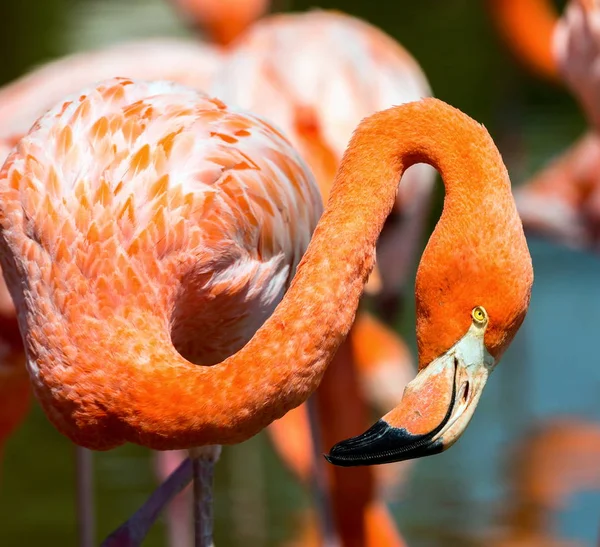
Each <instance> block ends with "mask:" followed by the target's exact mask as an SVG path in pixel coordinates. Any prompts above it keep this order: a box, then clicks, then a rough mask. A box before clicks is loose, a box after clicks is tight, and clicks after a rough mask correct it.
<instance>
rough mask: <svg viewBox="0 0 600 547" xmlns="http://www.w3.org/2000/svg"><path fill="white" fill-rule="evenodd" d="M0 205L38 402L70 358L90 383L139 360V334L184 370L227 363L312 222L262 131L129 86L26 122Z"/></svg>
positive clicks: (306, 197) (314, 204)
mask: <svg viewBox="0 0 600 547" xmlns="http://www.w3.org/2000/svg"><path fill="white" fill-rule="evenodd" d="M0 203H1V205H0V225H1V228H2V231H1V242H0V258H1V259H2V267H3V270H4V272H5V278H6V279H7V282H8V286H9V288H10V289H11V294H12V297H13V299H14V301H15V304H16V307H17V311H18V315H19V323H20V327H21V330H22V331H23V332H24V334H25V335H26V338H27V340H28V346H27V348H26V349H27V352H28V368H29V372H30V375H31V376H32V379H33V382H34V387H35V388H36V389H37V390H38V395H39V394H40V393H39V392H40V391H43V390H44V389H46V390H47V389H48V386H49V385H50V386H54V388H55V389H56V390H66V389H68V388H67V387H66V386H72V385H74V384H76V383H77V382H75V381H74V379H73V378H72V377H71V376H70V375H72V374H75V370H74V367H72V366H71V365H72V364H73V363H74V362H75V361H77V362H78V365H80V366H81V367H82V368H84V369H85V370H86V372H88V373H90V374H92V375H98V376H102V375H103V374H104V372H103V370H102V363H103V359H104V360H105V361H109V360H111V355H113V354H114V352H119V351H120V352H123V351H130V353H129V355H130V356H131V357H130V358H131V359H135V355H136V354H138V355H139V354H141V353H145V354H147V355H151V354H152V348H148V347H145V346H144V344H146V342H145V341H144V339H143V335H142V334H141V333H142V332H143V331H144V330H146V329H149V328H154V329H159V330H163V329H164V332H165V333H166V336H167V338H166V339H165V340H163V341H162V342H164V343H165V344H166V343H168V344H170V343H172V344H174V345H175V347H176V349H177V350H178V351H179V352H180V353H181V355H183V356H184V357H185V358H187V359H188V360H190V361H192V362H194V363H198V364H207V365H209V364H213V363H216V362H218V361H220V360H222V359H223V358H225V357H227V356H228V355H231V354H232V353H234V352H235V351H237V350H238V349H240V348H241V347H242V346H243V345H244V344H245V343H246V342H247V341H248V340H249V339H250V338H251V336H252V335H253V334H254V332H255V331H256V330H257V329H258V327H259V326H260V325H261V324H262V323H263V322H264V320H265V319H266V318H267V317H268V316H269V315H270V314H271V313H272V311H273V309H274V308H275V306H276V305H277V303H278V302H279V300H280V299H281V298H282V296H283V294H284V292H285V290H286V288H287V286H288V285H289V283H290V281H291V279H292V277H293V275H294V273H295V269H296V266H297V264H298V262H299V260H300V258H301V257H302V255H303V253H304V250H305V248H306V247H307V245H308V242H309V240H310V237H311V234H312V230H313V229H314V227H315V225H316V223H317V220H318V218H319V216H320V213H321V201H320V197H319V194H318V190H317V188H316V186H315V185H314V182H313V181H312V179H311V176H310V174H309V172H308V170H307V168H306V167H305V165H304V164H303V163H302V160H301V159H300V158H299V157H298V156H297V155H296V154H295V152H294V151H293V149H292V147H291V146H290V144H289V143H288V141H286V139H285V138H284V137H283V136H282V135H281V134H280V133H279V132H278V131H276V130H275V129H273V128H272V127H271V126H270V125H269V124H268V123H266V122H264V121H262V120H260V119H259V118H256V117H254V116H251V115H248V114H244V113H241V112H236V111H234V110H232V109H229V108H227V107H226V105H225V104H223V103H222V102H220V101H219V100H217V99H210V98H208V97H207V96H206V95H203V94H202V93H199V92H196V91H194V90H191V89H188V88H186V87H183V86H179V85H177V84H173V83H169V82H153V83H145V82H134V81H132V80H128V79H114V80H109V81H106V82H103V83H101V84H98V85H97V86H96V87H92V88H89V89H86V90H84V91H81V92H79V93H77V94H75V95H73V96H71V97H69V98H67V99H65V100H64V101H61V102H60V103H59V104H58V105H57V106H55V107H54V108H53V109H51V110H50V111H49V112H48V113H47V114H46V115H45V116H43V117H42V118H41V119H40V120H39V121H38V122H36V123H35V124H34V126H33V128H32V130H31V132H30V133H29V134H28V135H26V136H25V137H24V138H23V139H22V140H21V141H20V142H19V144H18V145H17V147H16V149H15V150H14V151H13V153H12V154H11V155H10V156H9V158H8V160H7V161H6V163H5V165H4V167H3V169H2V172H1V173H0ZM18 279H21V280H24V281H18ZM148 317H151V318H152V319H148ZM150 323H151V324H152V325H150ZM136 329H137V332H138V336H137V341H134V340H133V339H132V340H130V343H131V344H132V347H131V348H127V347H125V349H123V346H127V342H126V339H127V338H126V336H125V334H124V333H126V332H135V330H136ZM198 333H201V334H200V335H199V334H198ZM169 334H170V339H169ZM148 343H149V342H148ZM133 346H136V347H133ZM131 352H132V353H131ZM86 360H87V364H86ZM86 366H89V367H90V368H89V369H86V368H85V367H86ZM143 366H152V363H151V362H149V363H144V364H143ZM42 369H43V370H42ZM81 372H82V370H81V368H80V369H79V371H78V373H79V374H81ZM40 373H42V374H44V381H43V382H42V381H38V378H39V374H40ZM96 380H97V378H96ZM80 381H81V380H80ZM42 395H44V394H43V393H42ZM45 395H46V396H47V395H48V394H47V393H46V394H45ZM66 397H67V398H68V397H69V395H68V394H67V395H66ZM41 398H42V399H43V398H44V397H41ZM46 410H48V409H46Z"/></svg>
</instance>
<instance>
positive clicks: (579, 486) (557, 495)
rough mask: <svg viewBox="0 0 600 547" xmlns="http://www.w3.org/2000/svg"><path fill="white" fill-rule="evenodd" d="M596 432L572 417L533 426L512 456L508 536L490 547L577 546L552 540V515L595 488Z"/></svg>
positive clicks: (599, 484) (598, 483) (599, 476)
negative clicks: (511, 493)
mask: <svg viewBox="0 0 600 547" xmlns="http://www.w3.org/2000/svg"><path fill="white" fill-rule="evenodd" d="M599 456H600V429H599V428H598V426H597V425H596V424H592V423H586V422H583V421H581V420H579V419H575V418H560V419H555V420H552V421H551V422H548V423H546V424H543V425H542V426H540V427H538V428H537V430H536V431H534V432H533V434H531V435H529V436H528V438H527V440H526V441H524V442H523V443H521V444H520V446H519V447H518V449H517V450H516V452H515V456H514V458H513V463H512V464H511V469H514V472H513V473H511V474H512V479H513V480H512V483H513V485H512V489H513V491H514V493H513V496H512V498H511V499H512V500H513V501H512V502H511V507H510V509H509V513H508V514H507V515H506V524H507V531H506V533H505V534H503V535H502V537H497V538H495V539H494V540H493V541H492V542H491V543H492V545H493V546H494V547H517V546H519V547H538V546H539V547H579V546H580V545H581V544H580V543H579V542H573V541H566V540H559V539H557V537H556V536H557V534H556V531H555V530H554V522H553V520H554V519H553V514H554V513H555V512H556V511H558V510H560V509H561V508H563V507H565V505H566V504H567V502H568V500H569V497H570V496H571V495H572V494H573V493H575V492H577V491H581V490H591V489H593V490H597V489H599V488H600V472H599V471H598V457H599Z"/></svg>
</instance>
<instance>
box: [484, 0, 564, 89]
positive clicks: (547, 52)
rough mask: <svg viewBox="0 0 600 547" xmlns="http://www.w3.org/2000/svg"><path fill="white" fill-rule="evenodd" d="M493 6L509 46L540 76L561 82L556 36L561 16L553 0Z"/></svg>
mask: <svg viewBox="0 0 600 547" xmlns="http://www.w3.org/2000/svg"><path fill="white" fill-rule="evenodd" d="M489 7H490V10H491V13H492V17H493V19H494V23H495V24H496V26H497V27H498V29H499V31H500V33H501V34H502V36H503V37H504V40H505V42H506V44H507V45H508V47H510V48H511V49H512V51H513V53H514V54H515V55H516V56H517V58H518V59H520V60H521V61H522V62H524V63H525V64H526V65H527V66H528V67H529V68H530V69H531V70H532V71H533V72H535V73H536V74H538V75H539V76H541V77H543V78H545V79H547V80H550V81H552V82H555V83H558V82H559V81H560V77H559V73H558V66H557V64H556V60H555V57H554V54H553V51H552V37H553V34H554V29H555V27H556V23H557V18H558V15H557V13H556V10H555V9H554V6H553V5H552V2H550V0H489Z"/></svg>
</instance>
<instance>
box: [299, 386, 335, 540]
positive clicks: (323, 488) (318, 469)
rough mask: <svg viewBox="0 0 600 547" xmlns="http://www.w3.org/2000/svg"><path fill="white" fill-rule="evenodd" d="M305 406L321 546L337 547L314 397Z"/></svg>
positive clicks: (317, 411)
mask: <svg viewBox="0 0 600 547" xmlns="http://www.w3.org/2000/svg"><path fill="white" fill-rule="evenodd" d="M306 404H307V407H308V421H309V423H310V433H311V437H312V448H313V460H312V461H313V480H312V491H313V499H314V500H315V505H316V508H317V520H318V522H319V527H320V528H321V533H322V537H323V543H322V545H323V547H338V546H339V541H338V538H337V534H336V532H335V526H334V524H333V509H332V504H331V498H330V496H329V489H328V488H327V481H328V480H329V477H328V475H327V469H326V468H325V465H324V462H325V460H324V459H323V443H322V440H321V439H322V438H321V428H320V423H319V409H318V405H317V401H316V399H315V397H310V398H309V399H308V401H307V403H306Z"/></svg>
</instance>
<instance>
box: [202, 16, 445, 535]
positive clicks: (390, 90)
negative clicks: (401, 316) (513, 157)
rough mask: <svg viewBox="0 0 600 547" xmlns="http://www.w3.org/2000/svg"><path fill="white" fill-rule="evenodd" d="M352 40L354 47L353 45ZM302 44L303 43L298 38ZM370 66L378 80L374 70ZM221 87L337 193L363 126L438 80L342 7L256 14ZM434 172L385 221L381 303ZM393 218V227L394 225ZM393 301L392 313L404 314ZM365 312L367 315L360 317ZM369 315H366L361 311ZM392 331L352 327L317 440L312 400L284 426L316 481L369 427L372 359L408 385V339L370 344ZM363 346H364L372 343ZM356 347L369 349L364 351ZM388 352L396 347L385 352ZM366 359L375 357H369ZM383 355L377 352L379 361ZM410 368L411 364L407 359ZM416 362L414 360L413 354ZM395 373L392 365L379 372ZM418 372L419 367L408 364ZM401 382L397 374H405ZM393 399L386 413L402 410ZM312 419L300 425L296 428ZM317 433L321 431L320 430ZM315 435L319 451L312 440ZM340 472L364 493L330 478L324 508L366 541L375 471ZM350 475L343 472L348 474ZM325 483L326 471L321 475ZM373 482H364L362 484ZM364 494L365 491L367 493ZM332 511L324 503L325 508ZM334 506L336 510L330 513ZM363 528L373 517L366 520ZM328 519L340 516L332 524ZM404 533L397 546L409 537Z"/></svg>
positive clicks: (399, 282) (321, 394)
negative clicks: (274, 127)
mask: <svg viewBox="0 0 600 547" xmlns="http://www.w3.org/2000/svg"><path fill="white" fill-rule="evenodd" d="M348 43H352V44H353V47H352V48H348ZM299 44H301V45H300V46H299ZM365 74H368V75H369V77H368V78H365ZM213 89H214V91H215V93H216V94H217V95H218V96H220V97H222V98H224V99H225V100H226V101H228V102H232V103H235V104H238V105H240V106H241V107H243V108H247V109H249V110H251V111H253V112H256V113H258V114H261V115H263V116H265V117H266V118H268V119H270V120H272V121H273V122H275V123H277V124H278V125H279V127H281V128H282V129H283V131H284V133H285V134H286V135H288V136H289V137H290V139H291V141H292V143H293V144H294V145H295V146H296V147H297V149H298V150H299V151H300V153H301V154H302V156H303V158H304V159H305V160H306V161H307V163H308V164H309V165H310V167H311V168H312V171H313V173H315V175H316V178H317V182H318V184H319V188H320V190H321V195H322V196H323V199H324V200H326V199H327V197H328V195H329V191H330V188H331V185H332V183H333V179H334V176H335V170H336V169H337V166H338V164H339V161H340V159H341V157H342V153H343V151H344V148H345V146H346V145H347V143H348V140H349V139H350V136H351V132H352V129H353V128H354V127H355V126H356V124H358V122H359V121H360V120H361V119H362V118H364V117H365V116H367V115H369V114H372V113H373V112H375V111H377V110H380V109H383V108H386V107H389V106H391V105H392V104H401V103H403V102H407V101H410V100H415V99H418V98H421V97H425V96H429V95H430V94H431V91H430V88H429V85H428V83H427V79H426V77H425V75H424V74H423V72H422V70H421V69H420V67H419V65H418V64H417V62H416V61H415V60H414V59H413V58H412V57H411V56H410V54H409V53H408V52H406V51H405V50H404V49H403V48H402V47H401V46H400V45H399V44H397V43H396V42H395V41H394V40H393V39H392V38H390V37H389V36H387V35H385V34H384V33H383V32H381V31H380V30H378V29H376V28H375V27H372V26H371V25H369V24H367V23H366V22H364V21H361V20H358V19H356V18H353V17H350V16H348V15H345V14H340V13H333V12H321V11H315V12H309V13H306V14H285V15H276V16H272V17H269V18H266V19H263V20H261V21H259V22H257V23H256V24H255V25H253V27H252V28H251V29H249V30H248V31H247V32H246V34H244V35H243V36H242V37H241V38H240V39H239V40H238V41H237V42H236V44H235V47H234V48H233V50H231V51H230V54H229V56H228V57H227V58H226V59H225V61H224V62H223V63H222V65H221V66H220V70H219V71H218V73H217V75H216V76H215V80H214V88H213ZM433 174H434V173H433V170H432V169H431V168H430V167H429V166H425V165H418V166H414V167H412V168H411V169H410V170H409V171H408V172H407V174H406V175H405V177H404V181H403V184H402V185H401V187H400V190H399V198H398V203H397V206H396V209H397V213H396V214H397V215H402V216H403V218H402V221H401V222H397V223H396V224H395V225H394V223H393V222H389V221H388V223H386V230H385V231H384V234H383V236H382V241H381V242H380V245H379V248H378V261H381V264H382V266H381V267H380V268H379V270H378V271H379V275H378V281H379V283H377V284H375V283H373V279H371V283H370V286H369V285H368V286H367V289H368V290H369V289H371V292H376V293H378V294H376V298H377V301H379V302H385V303H388V304H389V303H392V302H394V299H393V298H391V297H392V296H395V295H396V294H397V293H398V292H399V290H400V288H402V286H403V284H404V282H405V281H406V278H407V277H408V274H409V272H410V270H411V266H412V264H413V260H414V254H415V251H416V247H417V246H418V244H419V243H420V236H422V235H423V234H422V229H423V227H424V220H425V216H426V212H427V211H428V206H429V202H430V197H431V191H432V188H433ZM390 227H391V229H390ZM387 307H388V308H390V307H391V309H390V310H389V311H390V313H389V314H388V317H389V316H393V315H395V314H396V312H397V309H396V306H387ZM360 316H361V313H360V312H359V315H358V317H359V318H360ZM359 322H360V319H359ZM391 336H393V334H392V333H390V332H389V331H387V330H386V329H385V327H384V326H383V325H381V324H380V323H379V322H378V321H376V320H375V319H374V318H370V320H369V321H368V328H357V329H354V328H353V329H352V330H351V333H350V335H349V339H348V340H349V342H348V343H349V344H350V346H349V350H348V351H345V350H340V351H339V352H338V355H337V356H336V357H335V358H334V361H333V363H332V364H331V365H330V367H329V369H328V372H327V373H326V374H325V376H324V379H323V382H322V384H321V386H320V388H319V390H318V391H317V395H316V401H315V403H314V404H315V406H316V407H317V408H316V411H315V414H316V416H315V419H316V420H317V421H318V422H319V423H318V424H313V429H314V430H320V431H321V438H320V439H319V438H317V439H315V443H312V442H311V443H309V444H305V443H306V436H307V434H308V431H307V429H305V428H308V422H309V412H308V409H307V408H300V409H296V410H295V411H294V414H293V415H290V414H288V415H286V416H285V417H284V418H282V419H281V420H280V423H279V424H278V431H279V432H285V434H284V435H277V434H276V435H275V436H273V440H274V441H275V444H276V447H277V450H278V452H279V453H280V454H281V455H283V456H284V457H288V458H292V460H291V462H290V463H291V465H295V464H298V463H299V462H300V461H302V462H303V464H302V465H303V466H304V469H302V470H300V469H297V471H299V472H300V473H301V476H304V478H305V479H306V478H307V477H306V473H307V466H308V467H310V466H313V465H321V466H323V464H324V462H322V460H321V459H320V458H318V459H316V460H315V458H313V457H312V453H313V452H315V453H319V452H320V451H321V450H320V448H319V447H320V445H321V444H324V445H328V444H333V442H334V441H335V439H336V438H340V437H341V436H351V435H352V434H357V433H359V432H360V431H362V430H364V429H366V427H367V424H368V402H367V400H366V397H365V393H363V391H364V389H365V387H363V386H362V385H361V382H360V370H356V369H357V366H358V367H360V366H361V365H363V366H366V367H369V373H368V374H371V380H372V379H373V378H374V377H375V376H376V375H374V374H373V370H374V369H375V370H376V369H377V368H378V366H379V365H381V366H382V367H386V369H387V370H388V373H387V374H389V370H390V369H391V368H392V367H397V369H398V374H399V375H400V381H396V382H388V383H387V385H388V387H389V386H393V387H391V388H390V389H391V390H393V391H395V397H394V400H397V399H398V398H399V397H401V395H402V390H403V388H404V386H405V385H406V383H407V370H406V363H405V362H402V361H396V362H394V361H393V359H394V358H396V357H398V355H399V353H400V352H399V351H397V347H398V345H399V344H401V342H398V343H396V342H395V341H391V342H390V345H391V347H390V346H388V347H390V351H389V352H388V354H387V355H386V356H385V358H384V359H383V360H378V359H380V357H381V356H379V355H373V354H372V353H371V354H369V353H368V352H369V349H368V348H369V347H372V346H374V345H375V344H376V343H377V342H378V341H379V342H380V341H381V340H382V339H384V340H386V341H387V340H388V339H389V338H390V337H391ZM361 348H364V349H361ZM356 351H359V352H362V359H357V358H356V357H357V356H356V353H355V352H356ZM384 351H385V350H384ZM365 357H367V359H365ZM369 357H370V358H374V360H373V361H369V359H368V358H369ZM403 367H404V368H403ZM408 367H409V371H410V369H411V368H412V367H411V365H410V362H409V365H408ZM385 374H386V373H385V372H384V371H381V373H380V375H379V376H384V375H385ZM408 376H409V377H410V376H411V374H410V372H408ZM395 380H398V378H397V375H396V378H395ZM342 383H343V384H344V385H347V387H346V389H344V390H343V392H344V393H343V399H344V400H345V401H351V403H350V404H351V407H352V412H347V413H345V414H344V421H345V425H344V424H342V423H339V421H340V419H339V418H337V417H336V416H335V415H332V413H331V412H329V411H328V410H327V408H329V407H332V406H334V407H335V406H337V405H338V404H341V403H342V401H341V400H340V399H342V393H341V392H340V388H339V386H340V385H342ZM392 406H393V404H392V405H390V406H387V407H386V408H385V411H388V410H390V409H391V408H392ZM297 427H303V429H300V430H295V429H294V428H297ZM290 436H296V437H298V441H297V442H295V443H294V446H295V447H298V448H297V449H299V450H300V453H297V454H292V453H291V452H292V451H291V450H290V449H289V448H288V446H287V445H288V443H290V442H291V441H290V439H289V437H290ZM313 436H317V437H318V434H317V433H316V431H315V432H313ZM312 444H315V446H314V447H313V451H309V450H308V449H309V447H310V446H311V445H312ZM325 472H326V470H324V469H323V470H320V471H319V470H317V471H316V472H315V471H314V470H313V473H312V476H313V478H314V475H315V474H316V476H317V477H323V474H324V473H325ZM330 475H341V477H338V478H337V481H338V482H340V483H341V484H349V483H350V482H352V484H353V485H354V492H344V489H343V488H337V490H336V491H335V492H334V486H333V484H334V481H335V480H336V479H335V477H333V476H330V477H329V478H330V480H329V484H330V486H329V488H327V489H326V491H325V492H323V491H321V492H319V493H318V495H317V499H319V498H320V501H319V502H318V505H319V506H321V507H323V506H327V505H332V506H333V507H334V511H333V520H334V521H335V522H336V527H335V528H336V530H337V533H338V535H339V536H340V538H341V540H342V544H343V545H364V544H365V541H366V537H367V536H368V530H366V529H359V528H357V523H363V521H366V519H367V518H368V515H371V514H372V512H369V511H368V508H369V506H370V504H372V503H375V502H376V492H375V488H374V487H373V484H374V477H373V471H372V470H368V469H363V470H360V471H347V470H339V469H330ZM342 477H343V479H342ZM322 482H323V478H321V480H320V481H319V480H318V479H317V484H320V483H322ZM361 482H362V483H363V486H362V487H358V486H357V485H358V484H360V483H361ZM360 496H362V499H359V497H360ZM323 512H324V510H323V509H321V511H320V513H323ZM325 513H327V511H326V510H325ZM375 514H376V515H377V516H382V517H383V520H382V522H379V523H377V522H376V521H374V522H373V523H372V528H373V529H379V530H380V534H379V535H378V536H376V535H373V534H371V540H372V541H373V540H374V543H373V542H371V543H370V544H373V545H384V543H382V535H383V530H384V529H386V527H387V528H389V532H388V533H387V535H388V536H390V537H393V536H396V535H397V532H396V531H395V529H394V527H393V524H392V523H393V520H392V519H391V518H389V515H387V513H386V510H385V509H384V508H382V510H381V511H378V512H376V513H375ZM361 526H362V525H361ZM322 528H324V529H329V528H331V525H330V524H328V523H325V522H324V523H322ZM399 542H400V540H399V539H397V540H395V541H394V542H390V545H392V544H398V543H399Z"/></svg>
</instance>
